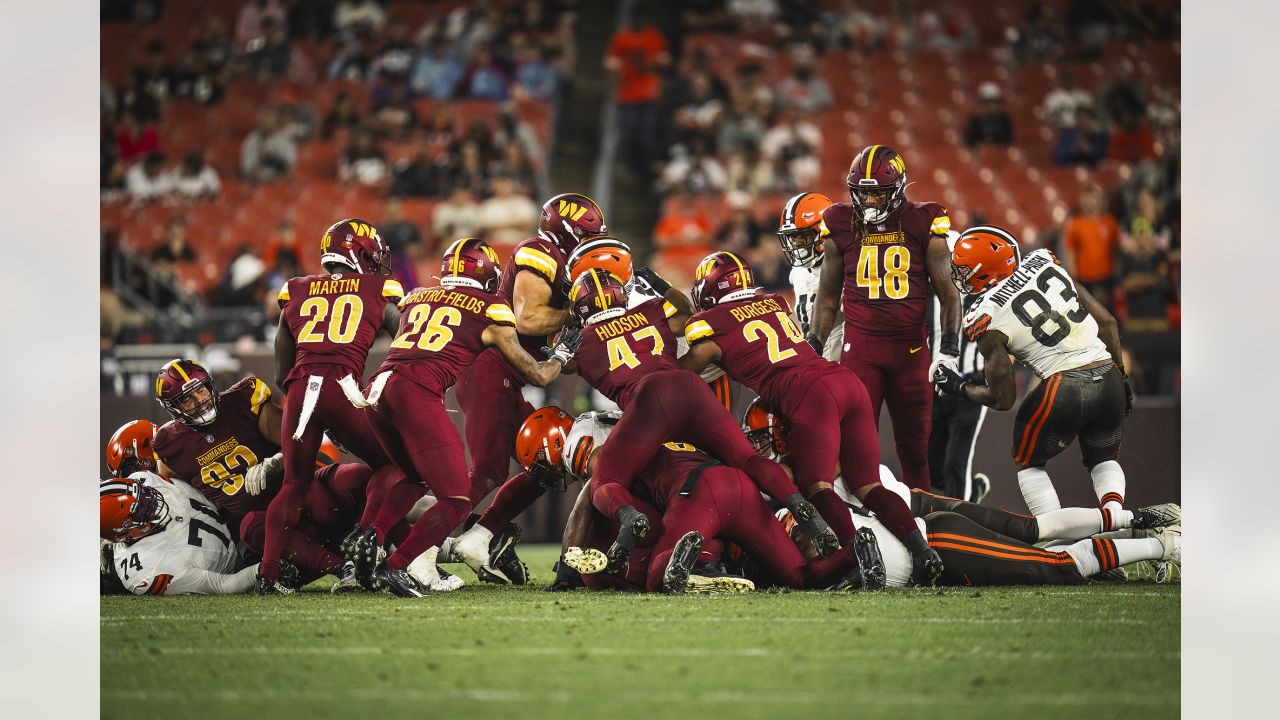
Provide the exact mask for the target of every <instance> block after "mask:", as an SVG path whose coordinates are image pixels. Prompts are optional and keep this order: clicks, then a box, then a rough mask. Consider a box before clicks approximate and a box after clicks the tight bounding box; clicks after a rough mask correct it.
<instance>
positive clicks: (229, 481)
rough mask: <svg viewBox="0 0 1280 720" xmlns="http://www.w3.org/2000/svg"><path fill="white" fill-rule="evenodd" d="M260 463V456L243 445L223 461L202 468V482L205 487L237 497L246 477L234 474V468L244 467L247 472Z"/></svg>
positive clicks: (238, 446)
mask: <svg viewBox="0 0 1280 720" xmlns="http://www.w3.org/2000/svg"><path fill="white" fill-rule="evenodd" d="M257 463H258V456H257V455H254V454H253V451H252V450H250V449H249V448H247V447H245V446H243V445H237V446H235V448H234V449H233V450H232V451H231V452H229V453H227V454H226V455H224V456H223V457H222V459H221V460H214V461H213V462H211V463H209V464H208V465H205V466H204V467H202V468H200V481H201V482H203V483H204V484H205V485H209V486H212V487H216V488H219V489H221V490H222V492H224V493H226V494H228V495H235V494H236V493H238V492H240V488H242V487H244V475H241V474H239V473H236V472H233V471H232V468H235V467H243V468H244V469H245V470H248V469H249V468H251V467H253V466H254V465H256V464H257Z"/></svg>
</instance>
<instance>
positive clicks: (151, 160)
mask: <svg viewBox="0 0 1280 720" xmlns="http://www.w3.org/2000/svg"><path fill="white" fill-rule="evenodd" d="M164 162H165V157H164V153H162V152H158V151H157V152H151V153H148V154H147V156H146V158H145V159H143V160H141V161H139V162H136V163H134V164H133V165H132V166H131V167H130V168H129V169H128V170H126V171H125V173H124V186H125V190H126V191H127V192H128V193H129V199H130V200H133V201H134V202H150V201H152V200H160V199H163V198H164V197H166V196H168V195H169V194H170V193H172V192H173V189H174V187H173V175H172V174H171V173H169V172H168V171H166V170H165V169H164Z"/></svg>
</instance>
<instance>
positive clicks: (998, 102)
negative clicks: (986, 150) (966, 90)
mask: <svg viewBox="0 0 1280 720" xmlns="http://www.w3.org/2000/svg"><path fill="white" fill-rule="evenodd" d="M978 99H979V101H980V102H981V105H980V106H979V108H978V111H977V112H975V113H974V114H972V115H970V116H969V124H968V127H967V128H965V131H964V143H965V145H967V146H969V147H970V148H977V147H981V146H982V145H1012V144H1013V118H1011V117H1009V111H1008V110H1006V109H1005V106H1004V95H1003V94H1002V93H1001V92H1000V88H999V86H997V85H996V84H995V83H993V82H984V83H982V84H981V85H979V86H978Z"/></svg>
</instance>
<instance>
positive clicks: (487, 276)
mask: <svg viewBox="0 0 1280 720" xmlns="http://www.w3.org/2000/svg"><path fill="white" fill-rule="evenodd" d="M501 279H502V270H501V263H500V262H499V261H498V253H497V252H495V251H494V249H493V248H491V247H489V244H488V243H486V242H485V241H483V240H481V239H480V238H462V239H460V240H454V241H453V244H452V245H450V246H449V249H448V250H445V251H444V257H443V258H442V259H441V260H440V284H441V285H442V286H444V287H458V286H465V287H471V288H475V289H477V290H483V291H485V292H487V293H496V292H498V282H499V281H500V280H501Z"/></svg>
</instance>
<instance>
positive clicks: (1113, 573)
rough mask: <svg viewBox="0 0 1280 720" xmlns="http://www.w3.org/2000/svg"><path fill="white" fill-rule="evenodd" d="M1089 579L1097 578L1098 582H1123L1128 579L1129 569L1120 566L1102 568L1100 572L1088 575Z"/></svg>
mask: <svg viewBox="0 0 1280 720" xmlns="http://www.w3.org/2000/svg"><path fill="white" fill-rule="evenodd" d="M1089 579H1090V580H1097V581H1099V582H1125V581H1127V580H1128V579H1129V571H1128V570H1125V569H1124V568H1122V567H1115V568H1111V569H1110V570H1103V571H1102V572H1099V573H1094V574H1092V575H1090V576H1089Z"/></svg>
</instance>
